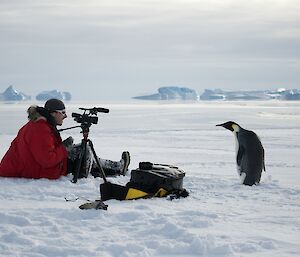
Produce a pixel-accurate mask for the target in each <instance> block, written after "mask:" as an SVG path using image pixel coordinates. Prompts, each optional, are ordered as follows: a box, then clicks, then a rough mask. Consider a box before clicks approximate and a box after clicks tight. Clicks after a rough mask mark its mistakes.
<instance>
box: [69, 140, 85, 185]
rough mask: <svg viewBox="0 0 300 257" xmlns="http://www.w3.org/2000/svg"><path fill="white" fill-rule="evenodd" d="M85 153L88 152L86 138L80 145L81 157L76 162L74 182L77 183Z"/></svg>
mask: <svg viewBox="0 0 300 257" xmlns="http://www.w3.org/2000/svg"><path fill="white" fill-rule="evenodd" d="M85 153H86V140H84V139H82V141H81V145H80V152H79V159H78V162H77V163H76V166H75V171H74V176H73V179H72V182H73V183H76V182H77V180H78V177H79V172H80V168H81V164H82V160H83V158H84V157H85Z"/></svg>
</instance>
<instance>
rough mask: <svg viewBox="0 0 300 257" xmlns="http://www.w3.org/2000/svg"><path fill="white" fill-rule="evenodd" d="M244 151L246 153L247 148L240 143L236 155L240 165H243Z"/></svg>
mask: <svg viewBox="0 0 300 257" xmlns="http://www.w3.org/2000/svg"><path fill="white" fill-rule="evenodd" d="M244 153H245V149H244V147H243V146H242V145H240V146H239V150H238V153H237V156H236V163H237V165H238V166H239V167H241V163H242V159H243V155H244Z"/></svg>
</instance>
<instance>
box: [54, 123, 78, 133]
mask: <svg viewBox="0 0 300 257" xmlns="http://www.w3.org/2000/svg"><path fill="white" fill-rule="evenodd" d="M73 128H81V125H78V126H73V127H69V128H64V129H58V130H57V131H58V132H61V131H65V130H68V129H73Z"/></svg>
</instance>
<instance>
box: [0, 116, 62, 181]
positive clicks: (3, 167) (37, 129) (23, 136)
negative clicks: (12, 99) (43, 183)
mask: <svg viewBox="0 0 300 257" xmlns="http://www.w3.org/2000/svg"><path fill="white" fill-rule="evenodd" d="M66 171H67V151H66V149H65V147H64V146H63V144H62V141H61V137H60V135H59V134H58V132H56V130H55V128H54V127H52V126H51V125H50V124H49V123H48V122H47V121H46V120H43V119H39V120H37V121H29V122H28V123H27V124H26V125H24V126H23V127H22V128H21V129H20V130H19V132H18V135H17V137H16V138H15V139H14V140H13V141H12V143H11V146H10V148H9V149H8V151H7V153H6V154H5V155H4V157H3V159H2V161H1V163H0V176H2V177H23V178H48V179H57V178H59V177H60V176H62V175H66Z"/></svg>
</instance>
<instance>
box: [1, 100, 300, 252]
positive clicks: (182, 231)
mask: <svg viewBox="0 0 300 257" xmlns="http://www.w3.org/2000/svg"><path fill="white" fill-rule="evenodd" d="M28 106H29V103H22V104H19V103H18V104H4V103H2V104H1V105H0V120H1V128H0V142H1V147H0V156H1V157H2V156H3V155H4V153H5V152H6V150H7V149H8V147H9V145H10V142H11V140H12V139H13V138H14V137H15V135H16V133H17V131H18V129H19V128H20V126H21V125H23V124H24V123H25V122H26V112H25V110H26V109H27V107H28ZM93 106H98V107H105V108H109V109H110V113H108V114H99V115H98V116H99V123H98V124H97V125H93V126H92V127H91V132H90V138H91V139H92V140H93V143H94V146H95V148H96V151H97V153H98V154H99V155H101V157H103V158H109V159H113V160H118V159H120V156H121V152H122V151H123V150H128V151H130V153H131V159H132V162H131V165H130V168H131V169H134V168H136V167H138V163H139V162H140V161H151V162H155V163H167V164H173V165H177V166H179V167H180V168H181V169H183V170H185V172H186V177H185V178H184V187H185V188H186V189H187V190H188V191H189V192H190V196H189V197H188V198H184V199H176V200H173V201H169V200H167V199H165V198H161V199H159V198H155V199H147V200H146V199H143V200H133V201H122V202H121V201H117V200H110V201H106V203H107V204H108V205H109V206H108V210H107V211H104V210H80V209H79V208H78V206H79V205H80V204H82V203H85V202H86V199H91V200H94V199H97V198H99V184H100V183H102V180H101V179H100V178H97V179H94V178H92V177H89V178H88V179H81V180H79V181H78V183H77V184H73V183H71V182H70V179H71V177H64V178H61V179H59V180H57V181H49V180H46V179H41V180H32V179H21V178H20V179H12V178H0V188H1V190H0V206H1V207H0V256H1V257H2V256H3V257H4V256H5V257H8V256H14V257H16V256H20V257H21V256H22V257H42V256H53V257H54V256H55V257H57V256H89V257H91V256H104V257H107V256H114V257H117V256H122V257H123V256H125V257H126V256H130V257H132V256H209V257H210V256H249V257H257V256H281V257H283V256H300V243H299V241H300V197H299V196H300V185H299V184H300V182H299V178H300V175H299V172H300V158H299V153H300V119H299V115H300V102H282V101H280V102H279V101H268V102H205V103H203V102H198V103H184V104H182V103H173V104H170V103H167V104H164V103H151V104H149V103H140V102H139V103H137V102H133V103H127V104H125V103H119V104H118V103H112V104H109V103H106V104H101V103H95V104H92V103H85V104H84V103H80V104H74V103H73V104H72V105H71V104H68V106H67V107H68V110H69V118H68V119H67V120H66V121H65V124H64V126H63V127H68V126H72V125H75V122H74V121H73V119H72V118H71V115H70V114H71V112H74V111H76V112H79V113H80V111H79V110H78V109H77V107H93ZM228 120H234V121H236V122H237V123H239V124H240V125H241V126H243V127H244V128H246V129H251V130H254V131H255V132H256V133H257V134H258V135H259V136H260V138H261V140H262V143H263V145H264V147H265V151H266V169H267V172H266V173H263V175H262V181H261V184H260V185H258V186H253V187H248V186H244V185H240V184H239V179H238V177H237V173H236V165H235V160H234V159H235V158H234V155H235V153H234V138H233V135H232V134H231V133H230V132H229V131H227V130H225V129H223V128H220V127H215V125H216V124H219V123H221V122H225V121H228ZM79 132H80V130H79V129H74V130H69V131H65V132H62V137H67V136H69V135H72V136H73V137H74V138H75V141H79V140H80V139H81V134H80V133H79ZM129 178H130V176H129V174H127V176H125V177H116V178H109V181H111V182H114V183H118V184H125V183H126V182H128V181H129ZM65 197H67V198H69V199H75V198H76V197H80V199H79V200H77V201H74V202H72V201H69V202H66V201H65Z"/></svg>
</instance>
